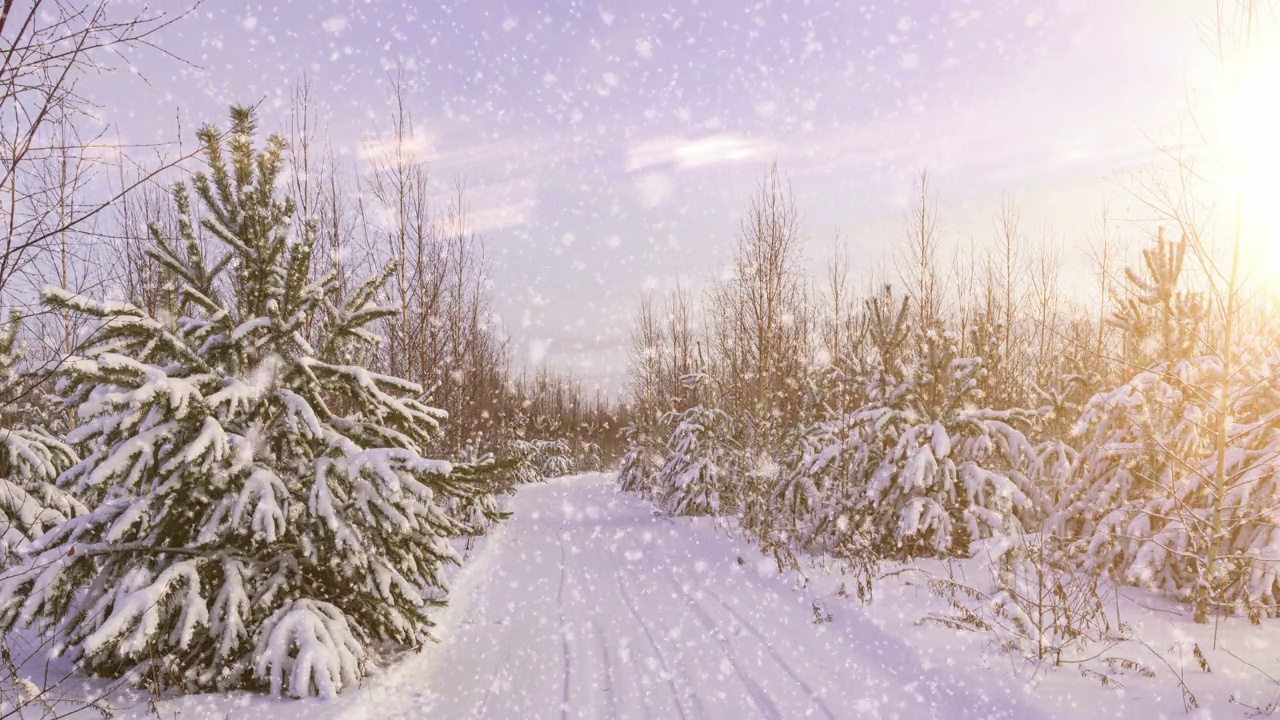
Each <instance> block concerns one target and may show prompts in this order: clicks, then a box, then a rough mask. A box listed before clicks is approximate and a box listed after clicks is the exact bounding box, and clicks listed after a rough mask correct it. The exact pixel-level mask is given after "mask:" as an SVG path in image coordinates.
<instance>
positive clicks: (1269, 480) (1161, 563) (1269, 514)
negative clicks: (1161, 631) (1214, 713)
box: [1047, 235, 1280, 617]
mask: <svg viewBox="0 0 1280 720" xmlns="http://www.w3.org/2000/svg"><path fill="white" fill-rule="evenodd" d="M1186 245H1187V242H1186V240H1185V239H1183V240H1181V241H1180V242H1178V243H1174V242H1171V241H1168V240H1165V239H1164V237H1163V235H1161V236H1160V238H1159V239H1158V240H1157V241H1156V243H1155V245H1154V246H1153V247H1151V248H1148V249H1147V250H1145V251H1144V252H1143V256H1142V259H1143V265H1142V266H1141V268H1140V272H1139V271H1135V270H1130V271H1129V272H1128V274H1127V277H1128V279H1129V281H1130V284H1131V285H1132V286H1133V292H1132V293H1131V299H1130V300H1128V301H1127V302H1126V303H1123V304H1121V305H1120V306H1119V307H1118V309H1117V310H1116V312H1115V313H1114V314H1113V316H1112V318H1111V320H1110V322H1111V323H1112V324H1113V325H1116V326H1118V327H1120V328H1122V329H1124V330H1125V332H1126V336H1127V337H1128V338H1130V340H1131V342H1132V343H1133V345H1134V347H1133V348H1131V350H1130V354H1131V355H1132V356H1133V357H1135V358H1136V359H1139V360H1141V359H1145V362H1146V365H1145V368H1144V369H1143V370H1141V371H1140V372H1138V373H1136V374H1134V375H1133V377H1131V378H1130V379H1129V380H1128V382H1125V383H1123V384H1121V385H1119V386H1118V387H1115V388H1112V389H1108V390H1104V391H1102V392H1099V393H1097V394H1095V395H1094V396H1093V398H1092V399H1091V400H1090V401H1089V402H1088V404H1087V405H1086V406H1085V409H1084V413H1083V415H1082V416H1081V418H1080V421H1079V427H1078V429H1079V434H1080V436H1081V437H1082V438H1084V440H1085V444H1084V446H1083V447H1082V449H1081V451H1080V453H1079V455H1078V456H1077V457H1076V458H1075V460H1074V462H1073V463H1072V464H1071V466H1070V467H1069V469H1068V475H1067V477H1066V478H1065V484H1066V485H1067V490H1066V492H1065V493H1064V495H1063V497H1062V499H1061V500H1060V502H1059V504H1058V506H1057V508H1056V511H1055V513H1054V515H1053V517H1052V518H1051V519H1050V522H1049V523H1048V525H1047V529H1048V530H1049V531H1051V532H1053V533H1055V534H1057V535H1059V536H1061V537H1064V538H1068V539H1070V540H1071V541H1072V549H1073V551H1074V555H1075V556H1076V561H1077V563H1078V565H1079V566H1080V567H1083V568H1084V569H1085V570H1087V571H1088V572H1090V573H1093V574H1096V575H1109V576H1113V577H1116V579H1118V580H1120V581H1123V582H1129V583H1133V584H1136V585H1140V586H1143V587H1146V588H1149V589H1152V590H1156V591H1158V592H1162V593H1165V594H1167V595H1170V596H1172V597H1175V598H1179V599H1183V600H1191V599H1193V598H1195V599H1197V600H1203V601H1204V602H1205V604H1207V603H1208V602H1213V603H1215V604H1216V605H1217V606H1218V607H1220V608H1224V609H1243V610H1245V611H1246V612H1248V613H1249V614H1251V615H1254V616H1255V617H1256V616H1257V615H1259V614H1261V613H1262V612H1264V611H1265V612H1269V613H1273V612H1274V608H1275V607H1276V605H1277V601H1278V600H1280V578H1278V573H1277V571H1278V570H1280V526H1278V524H1277V517H1280V478H1278V474H1280V410H1278V409H1277V408H1280V392H1278V391H1277V388H1280V358H1277V357H1276V356H1275V350H1274V347H1273V346H1272V345H1271V344H1270V343H1267V342H1264V341H1261V340H1257V339H1252V338H1248V339H1245V341H1243V342H1239V343H1236V344H1234V346H1233V349H1232V356H1231V357H1230V360H1231V370H1230V372H1227V370H1226V367H1225V366H1224V363H1223V354H1222V351H1221V348H1215V347H1206V343H1205V338H1204V335H1203V333H1202V332H1201V330H1200V328H1201V327H1202V326H1203V324H1204V323H1205V322H1206V317H1207V310H1206V308H1207V307H1208V303H1207V302H1206V300H1205V299H1204V298H1203V297H1201V296H1200V295H1199V294H1198V293H1196V292H1194V291H1188V290H1184V289H1180V285H1179V276H1180V273H1181V268H1182V260H1183V257H1184V255H1185V253H1186ZM1224 413H1225V417H1224ZM1220 422H1221V424H1220ZM1219 429H1221V431H1222V434H1221V435H1219V432H1218V431H1219ZM1220 462H1221V463H1222V464H1221V466H1220ZM1219 467H1222V468H1223V470H1224V472H1223V473H1222V475H1221V478H1220V479H1221V485H1219V475H1218V470H1219Z"/></svg>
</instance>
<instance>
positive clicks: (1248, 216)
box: [1231, 54, 1280, 287]
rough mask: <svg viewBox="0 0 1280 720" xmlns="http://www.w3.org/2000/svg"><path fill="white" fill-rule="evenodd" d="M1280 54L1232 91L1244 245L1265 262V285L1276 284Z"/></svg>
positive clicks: (1279, 258)
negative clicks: (1239, 153) (1235, 91)
mask: <svg viewBox="0 0 1280 720" xmlns="http://www.w3.org/2000/svg"><path fill="white" fill-rule="evenodd" d="M1278 89H1280V57H1277V56H1276V55H1275V54H1272V55H1271V56H1270V57H1268V58H1267V60H1266V61H1265V62H1262V63H1260V64H1259V65H1258V66H1257V67H1256V68H1255V69H1254V70H1253V72H1251V73H1250V75H1249V77H1248V79H1247V80H1246V81H1245V82H1244V84H1243V85H1242V86H1241V87H1240V89H1239V91H1238V92H1237V94H1236V98H1235V102H1234V103H1233V107H1232V118H1231V120H1232V123H1231V124H1232V129H1233V130H1234V133H1235V137H1234V138H1232V144H1233V145H1236V144H1237V143H1238V147H1239V148H1240V151H1241V167H1240V176H1239V181H1238V185H1237V187H1239V188H1240V192H1241V193H1242V200H1243V218H1242V219H1243V222H1244V229H1245V236H1246V240H1245V244H1246V247H1248V248H1249V249H1250V253H1249V254H1250V255H1255V256H1257V258H1258V260H1259V261H1260V262H1261V263H1263V269H1264V272H1265V273H1266V276H1267V277H1266V281H1267V282H1268V284H1271V285H1273V286H1277V287H1280V125H1277V119H1278V118H1280V90H1278Z"/></svg>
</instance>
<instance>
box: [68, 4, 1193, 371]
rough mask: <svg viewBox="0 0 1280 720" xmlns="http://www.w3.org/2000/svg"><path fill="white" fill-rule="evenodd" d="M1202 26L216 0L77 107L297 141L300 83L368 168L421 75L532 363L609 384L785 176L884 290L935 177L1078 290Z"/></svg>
mask: <svg viewBox="0 0 1280 720" xmlns="http://www.w3.org/2000/svg"><path fill="white" fill-rule="evenodd" d="M117 4H118V5H119V6H121V7H123V8H126V9H128V8H134V7H141V5H140V4H139V3H137V2H133V1H132V0H117ZM150 6H151V7H152V8H160V9H162V10H164V11H165V12H174V11H177V10H180V9H181V8H182V7H186V6H185V5H183V4H182V3H180V2H178V1H176V0H163V1H162V2H156V0H153V2H152V3H151V4H150ZM1212 7H1213V4H1212V3H1211V2H1209V1H1208V0H1125V1H1123V2H1119V1H1106V0H1092V1H1091V0H1041V1H1036V0H1025V1H1023V0H989V1H986V2H980V1H977V0H972V1H969V2H966V1H964V0H918V1H915V0H913V1H905V0H904V1H900V2H862V1H860V0H853V1H847V0H807V1H803V0H802V1H796V2H777V1H774V2H757V3H751V2H706V1H705V0H704V1H701V2H694V1H686V2H674V3H664V2H639V1H634V0H633V1H631V2H616V1H611V2H594V1H591V2H517V1H516V0H509V1H508V2H506V3H499V2H485V1H479V2H464V1H460V2H440V3H426V2H423V3H419V2H383V1H381V0H358V1H356V0H341V1H328V2H326V1H323V0H294V1H292V2H261V3H254V2H244V1H243V0H206V1H205V2H204V3H203V4H202V5H200V6H199V7H197V8H196V10H195V11H194V12H193V13H192V14H191V15H189V16H188V17H186V18H184V19H182V20H181V21H180V22H178V23H176V24H175V25H173V26H172V27H170V28H168V29H167V30H166V31H165V32H164V33H163V34H162V35H161V36H159V37H158V38H157V42H158V44H159V45H161V46H162V47H163V48H164V49H165V50H166V51H168V52H170V53H173V54H175V55H177V56H179V57H180V58H181V59H182V62H179V61H178V60H176V59H174V58H171V57H166V56H165V55H162V54H160V53H157V52H140V53H135V54H133V55H131V56H130V57H129V60H130V62H131V63H132V67H131V68H128V69H127V70H126V71H125V72H119V73H115V74H113V75H110V76H105V77H100V78H94V79H92V81H91V83H90V84H89V85H88V86H87V88H88V90H87V92H88V94H90V95H91V96H92V97H94V98H95V99H96V100H97V101H98V103H99V104H100V105H101V110H100V116H101V117H102V119H103V120H104V121H105V122H109V123H111V124H112V125H113V128H114V130H113V132H115V133H118V135H119V137H120V139H121V140H122V141H123V142H126V143H134V142H138V143H141V142H166V141H171V140H173V139H174V137H175V136H177V135H178V134H179V130H178V128H179V127H180V128H181V135H182V137H183V140H184V142H186V143H188V144H189V143H191V142H192V138H193V134H194V130H195V128H196V127H198V126H199V125H200V124H202V123H206V122H211V121H212V122H216V123H223V122H225V117H226V108H227V106H228V105H229V104H231V103H241V104H244V103H259V102H260V103H261V107H262V113H263V116H264V123H263V124H264V125H265V126H266V127H268V128H270V129H275V128H281V129H282V128H283V126H284V122H285V119H286V118H287V114H288V97H289V92H290V88H291V84H292V83H294V82H295V81H297V80H298V78H300V77H301V76H303V75H304V74H305V75H307V76H308V77H309V78H310V79H311V81H312V82H313V84H314V94H315V95H316V97H317V99H318V101H319V104H320V112H321V115H322V119H323V120H325V121H326V130H325V133H326V136H327V138H328V140H329V141H330V142H331V143H332V144H333V145H334V147H335V148H337V149H338V150H339V152H341V153H343V157H347V158H350V161H351V162H352V163H353V164H355V165H358V164H359V158H360V147H361V143H362V141H363V140H365V139H367V138H369V137H370V136H372V135H376V134H379V133H382V134H385V133H386V132H387V130H388V129H389V114H388V108H389V96H390V89H389V85H390V77H391V75H393V74H394V73H396V72H397V70H399V71H401V72H403V75H404V78H405V79H406V81H407V85H408V89H409V103H410V107H411V108H412V112H413V115H414V121H415V124H416V126H417V129H418V131H419V132H420V133H421V134H422V136H423V148H422V149H423V151H424V152H425V154H426V156H427V157H428V161H429V166H430V169H431V173H432V176H433V178H435V182H436V183H438V187H439V190H440V193H441V198H442V201H443V198H444V196H445V195H446V194H447V192H448V187H449V186H450V185H451V184H452V182H453V180H454V178H455V177H461V178H463V179H465V181H466V183H467V187H468V195H469V200H470V202H471V209H472V219H473V222H474V223H475V224H476V226H477V229H478V230H479V231H480V233H481V234H482V235H483V237H484V239H485V243H486V247H487V250H488V253H489V255H490V258H491V260H492V263H493V282H494V290H495V292H494V294H495V301H496V306H497V311H498V312H499V314H500V316H501V319H502V322H503V323H504V324H505V325H506V326H507V328H508V331H509V332H510V334H511V336H512V338H513V341H514V343H513V349H514V360H515V361H516V363H517V364H529V365H530V366H536V365H538V364H541V363H543V362H545V363H548V364H549V365H550V366H551V367H553V368H556V369H558V370H560V371H562V372H570V373H572V374H573V375H574V376H575V377H577V378H579V379H581V380H583V381H584V382H585V383H586V384H587V385H588V386H591V385H595V384H600V385H602V386H603V387H605V388H606V389H609V390H615V389H618V388H619V387H620V386H621V383H622V382H623V379H624V373H625V353H626V345H627V333H628V323H629V321H630V317H631V314H632V312H633V309H634V307H635V305H636V302H637V299H638V297H639V295H640V293H641V292H642V291H644V290H646V289H653V290H658V291H662V290H664V289H666V288H670V287H673V286H674V285H675V284H676V283H677V282H679V283H681V284H682V285H684V286H686V287H690V288H693V289H695V290H696V289H698V288H701V287H704V286H705V285H706V284H707V283H708V282H709V281H710V280H711V279H713V278H715V277H717V276H718V275H719V274H720V273H722V272H723V270H724V268H725V266H726V265H727V264H728V262H729V260H730V257H731V249H732V245H733V242H734V238H735V235H736V232H737V230H738V222H739V218H740V217H741V214H742V212H743V210H744V208H745V207H746V204H747V202H748V201H749V199H750V197H751V195H752V193H753V191H754V190H755V188H756V186H757V185H758V183H759V182H760V180H761V179H762V177H763V176H764V174H765V173H766V171H767V170H768V167H769V165H770V164H771V163H772V162H775V161H776V162H777V164H778V167H779V170H780V171H781V172H782V173H784V174H785V175H786V176H787V177H788V178H789V179H790V182H791V184H792V188H793V192H794V196H795V200H796V203H797V205H798V207H799V209H800V212H801V216H802V227H803V233H804V237H805V244H804V248H805V256H806V262H807V263H808V264H810V265H812V266H813V267H815V268H817V267H820V266H821V264H822V263H823V262H824V261H825V258H826V257H828V255H829V253H830V252H831V251H832V247H833V243H834V238H835V237H836V235H837V231H838V234H839V238H840V242H841V243H842V244H843V245H844V247H845V248H846V249H847V251H848V252H849V254H850V256H851V257H852V258H853V260H854V265H855V279H858V278H862V279H870V278H873V277H884V276H886V275H887V274H888V275H891V273H892V270H891V263H892V250H891V247H892V245H893V244H894V243H895V242H896V241H897V240H898V238H899V237H900V236H901V234H902V224H903V217H904V214H905V212H906V207H907V203H908V202H909V197H910V195H911V193H912V189H913V188H912V185H913V182H914V178H915V177H916V176H917V174H918V173H919V171H920V170H921V169H922V168H926V167H927V168H928V169H929V172H930V177H931V178H932V182H933V187H934V189H935V191H936V192H937V197H938V207H939V210H940V215H941V221H942V228H943V232H944V234H945V236H946V237H947V238H948V240H949V241H950V243H951V245H952V247H954V248H974V247H979V248H980V247H981V246H982V244H983V243H984V242H987V241H989V238H990V237H991V235H992V230H991V227H992V224H991V218H992V214H993V213H994V212H995V211H996V210H997V209H998V207H999V205H1000V203H1001V202H1002V199H1004V198H1008V199H1010V200H1012V201H1013V202H1015V203H1016V204H1017V206H1018V208H1019V210H1020V212H1021V214H1022V217H1023V222H1024V226H1025V227H1027V228H1028V230H1029V231H1031V232H1028V237H1029V238H1035V240H1034V242H1040V240H1039V238H1041V237H1042V236H1045V235H1050V236H1052V237H1053V238H1055V241H1056V242H1058V243H1060V244H1061V246H1062V249H1063V254H1064V257H1065V258H1066V261H1067V263H1068V266H1069V267H1068V276H1069V277H1083V276H1084V274H1085V273H1086V272H1087V260H1086V258H1087V248H1088V242H1089V234H1090V233H1091V232H1093V230H1094V229H1095V228H1096V226H1097V223H1098V220H1099V217H1100V214H1101V213H1102V211H1103V210H1104V209H1106V210H1107V211H1108V212H1109V214H1110V215H1111V216H1112V218H1113V219H1118V220H1119V221H1121V222H1124V221H1126V220H1140V219H1142V218H1141V215H1142V210H1141V205H1140V203H1137V202H1136V201H1135V199H1134V197H1133V190H1132V183H1131V182H1128V178H1131V177H1132V175H1133V173H1134V172H1135V171H1137V170H1139V169H1140V168H1142V167H1144V166H1145V165H1146V164H1147V163H1150V162H1152V161H1153V160H1155V159H1156V158H1158V156H1159V154H1160V151H1161V147H1162V144H1163V143H1164V142H1165V138H1166V137H1168V136H1169V134H1170V133H1172V132H1175V131H1176V130H1177V128H1178V127H1179V123H1180V122H1182V121H1181V120H1180V118H1182V117H1183V116H1184V115H1185V111H1186V108H1187V104H1188V97H1189V93H1188V88H1189V87H1191V86H1193V85H1194V83H1195V82H1196V80H1195V78H1196V77H1198V75H1199V73H1200V72H1201V69H1202V68H1203V66H1204V62H1205V58H1206V55H1207V53H1206V50H1205V48H1204V47H1203V43H1202V41H1201V35H1202V28H1201V25H1202V24H1203V23H1205V22H1207V21H1209V20H1211V19H1212V18H1211V15H1212ZM1029 241H1030V240H1029ZM956 252H961V250H956Z"/></svg>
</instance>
